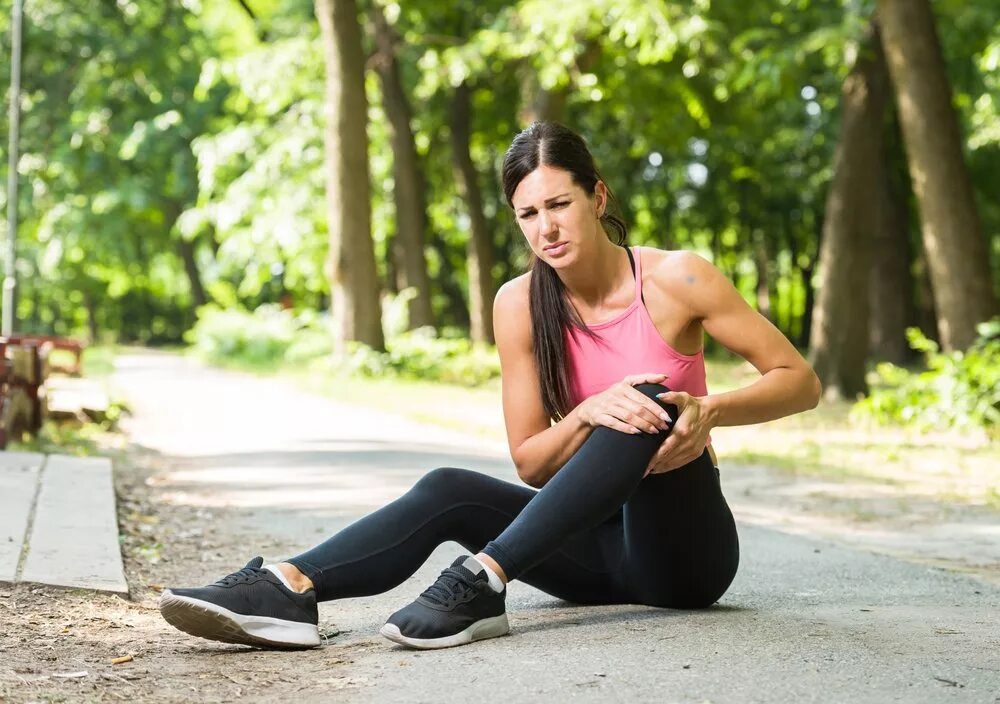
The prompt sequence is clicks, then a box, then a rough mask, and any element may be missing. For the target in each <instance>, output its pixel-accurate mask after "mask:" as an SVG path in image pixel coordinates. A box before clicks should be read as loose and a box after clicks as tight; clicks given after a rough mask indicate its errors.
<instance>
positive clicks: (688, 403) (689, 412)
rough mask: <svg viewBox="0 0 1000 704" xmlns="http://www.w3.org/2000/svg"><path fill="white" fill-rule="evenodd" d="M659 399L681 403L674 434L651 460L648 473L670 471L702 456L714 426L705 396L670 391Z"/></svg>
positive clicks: (676, 403)
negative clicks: (699, 396)
mask: <svg viewBox="0 0 1000 704" xmlns="http://www.w3.org/2000/svg"><path fill="white" fill-rule="evenodd" d="M657 398H659V399H660V400H661V401H663V402H664V403H671V404H674V405H675V406H677V410H678V412H679V415H678V417H677V422H676V423H674V429H673V431H672V432H671V433H670V436H669V437H668V438H667V439H666V440H664V441H663V444H662V445H660V448H659V449H658V450H657V451H656V454H655V455H653V459H652V460H650V462H649V467H647V469H646V474H662V473H664V472H669V471H670V470H672V469H677V468H679V467H683V466H684V465H686V464H687V463H688V462H693V461H694V460H696V459H698V458H699V457H700V456H701V453H702V452H704V451H705V445H706V444H707V442H708V434H709V432H711V430H712V425H713V423H712V418H711V416H712V414H711V413H709V412H708V410H707V408H706V406H705V403H704V399H701V398H698V397H697V396H692V395H691V394H688V393H684V392H683V391H668V392H666V393H662V394H657Z"/></svg>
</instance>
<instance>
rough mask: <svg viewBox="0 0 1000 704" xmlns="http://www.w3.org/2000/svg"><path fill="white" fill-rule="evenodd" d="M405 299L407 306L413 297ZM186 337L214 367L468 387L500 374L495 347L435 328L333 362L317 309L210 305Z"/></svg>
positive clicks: (352, 350) (324, 320) (354, 349)
mask: <svg viewBox="0 0 1000 704" xmlns="http://www.w3.org/2000/svg"><path fill="white" fill-rule="evenodd" d="M399 300H401V301H402V302H403V303H404V304H405V300H406V298H405V297H402V296H401V297H400V298H399ZM187 339H188V341H189V342H191V343H192V344H193V346H194V350H195V353H196V354H198V355H199V356H201V357H203V358H204V359H206V360H208V361H210V362H212V363H215V364H226V365H236V366H244V367H251V368H254V369H258V370H273V369H275V368H276V367H279V366H282V365H292V366H296V367H303V366H308V365H309V364H310V363H313V362H320V361H324V363H323V364H320V365H319V366H326V367H327V368H329V369H330V370H331V371H333V372H334V373H340V374H358V375H361V376H367V377H378V378H385V377H387V376H388V377H403V378H409V379H420V380H423V381H440V382H444V383H450V384H461V385H465V386H476V385H478V384H482V383H485V382H487V381H489V380H490V379H495V378H497V377H499V376H500V363H499V360H498V357H497V353H496V350H495V349H494V348H492V347H482V346H476V345H473V344H472V343H471V342H470V341H469V339H468V338H466V337H464V336H463V335H462V332H461V331H459V330H451V331H446V334H445V335H444V336H440V337H439V336H438V334H437V332H436V331H435V330H434V329H433V328H420V329H417V330H411V331H409V332H398V333H396V334H394V335H391V336H390V337H389V340H388V342H387V344H386V346H387V351H386V352H378V351H376V350H373V349H371V348H370V347H367V346H365V345H362V344H358V343H353V344H351V345H349V347H348V349H347V351H346V353H345V354H344V355H343V357H342V358H339V359H334V358H333V357H332V356H331V351H332V339H333V332H332V330H331V329H330V327H329V317H328V316H326V315H317V314H316V313H314V312H312V311H303V312H299V313H296V312H293V311H291V310H283V309H282V308H280V307H279V306H276V305H272V304H267V305H262V306H260V307H259V308H257V309H256V310H255V311H253V312H252V313H251V312H247V311H244V310H239V309H228V310H223V309H221V308H219V307H218V306H214V305H208V306H204V307H203V308H201V309H199V311H198V322H197V324H196V325H195V326H194V327H193V328H192V329H191V331H190V332H189V333H188V334H187Z"/></svg>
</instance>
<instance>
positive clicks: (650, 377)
mask: <svg viewBox="0 0 1000 704" xmlns="http://www.w3.org/2000/svg"><path fill="white" fill-rule="evenodd" d="M669 378H670V377H669V376H668V375H667V374H661V373H659V372H649V373H647V374H629V375H628V376H627V377H625V380H624V381H625V383H626V384H628V385H629V386H635V385H636V384H658V383H659V382H661V381H663V380H664V379H669Z"/></svg>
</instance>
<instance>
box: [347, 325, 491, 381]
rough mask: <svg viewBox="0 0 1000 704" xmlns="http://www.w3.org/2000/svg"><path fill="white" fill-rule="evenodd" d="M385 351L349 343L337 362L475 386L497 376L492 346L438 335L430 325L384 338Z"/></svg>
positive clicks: (373, 372) (374, 373) (368, 371)
mask: <svg viewBox="0 0 1000 704" xmlns="http://www.w3.org/2000/svg"><path fill="white" fill-rule="evenodd" d="M386 348H387V349H386V351H385V352H376V351H375V350H373V349H371V348H370V347H367V346H365V345H361V344H358V343H353V344H351V345H350V347H349V351H348V355H347V357H346V358H345V360H344V362H343V364H342V365H341V366H342V368H343V369H345V370H346V371H348V372H351V373H355V374H361V375H363V376H371V377H384V376H396V377H400V378H406V379H418V380H422V381H440V382H444V383H447V384H458V385H462V386H478V385H480V384H483V383H485V382H487V381H489V380H490V379H495V378H497V377H499V376H500V360H499V359H498V357H497V353H496V349H495V348H492V347H481V346H476V345H473V344H472V342H471V341H470V340H469V339H468V338H465V337H454V336H452V337H447V336H443V337H439V336H437V334H436V333H435V331H434V329H433V328H418V329H416V330H411V331H409V332H404V333H400V334H398V335H396V336H395V337H393V338H391V339H389V340H388V341H387V342H386Z"/></svg>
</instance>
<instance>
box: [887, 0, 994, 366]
mask: <svg viewBox="0 0 1000 704" xmlns="http://www.w3.org/2000/svg"><path fill="white" fill-rule="evenodd" d="M878 12H879V18H880V22H881V24H882V29H883V37H882V41H883V44H884V46H885V53H886V57H887V61H888V65H889V73H890V75H891V76H892V83H893V86H894V87H895V92H896V103H897V105H898V108H899V120H900V125H901V127H902V132H903V137H904V139H905V140H906V152H907V156H908V159H909V165H910V176H911V178H912V180H913V189H914V192H915V193H916V196H917V203H918V206H919V210H920V217H921V232H922V233H923V240H924V248H925V249H926V251H927V263H928V266H929V269H930V276H931V281H932V283H933V286H934V299H935V302H936V304H937V313H938V333H939V336H940V339H941V344H942V346H943V347H944V348H945V349H948V350H950V349H963V348H965V347H967V346H968V345H969V344H970V343H971V342H972V341H973V340H974V339H975V338H976V324H977V323H980V322H982V321H984V320H987V319H989V318H990V317H992V316H993V315H994V314H995V313H996V312H997V301H996V297H995V295H994V293H993V285H992V280H991V275H990V263H989V252H988V250H987V246H986V238H985V237H984V236H983V230H982V225H981V223H980V220H979V214H978V212H977V210H976V204H975V200H974V197H973V192H972V185H971V182H970V179H969V173H968V171H967V169H966V167H965V162H964V160H963V157H962V138H961V134H960V131H959V126H958V119H957V117H956V115H955V110H954V107H953V106H952V102H951V89H950V87H949V84H948V76H947V73H946V72H945V64H944V58H943V55H942V51H941V45H940V43H939V42H938V37H937V31H936V29H935V24H934V16H933V13H932V11H931V5H930V3H929V2H928V0H879V1H878Z"/></svg>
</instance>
